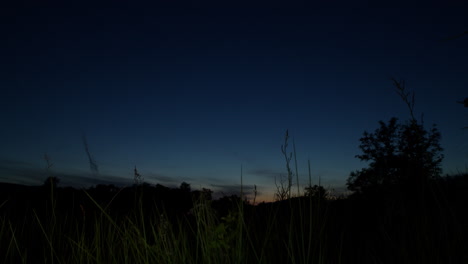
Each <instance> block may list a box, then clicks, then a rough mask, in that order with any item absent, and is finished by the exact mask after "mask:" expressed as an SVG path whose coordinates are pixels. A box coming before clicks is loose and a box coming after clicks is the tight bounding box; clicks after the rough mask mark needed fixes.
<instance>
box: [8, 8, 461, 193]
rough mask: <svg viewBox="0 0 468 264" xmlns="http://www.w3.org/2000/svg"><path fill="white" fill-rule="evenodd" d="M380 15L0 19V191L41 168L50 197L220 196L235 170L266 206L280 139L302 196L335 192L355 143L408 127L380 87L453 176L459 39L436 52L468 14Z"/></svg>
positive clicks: (22, 11) (74, 14)
mask: <svg viewBox="0 0 468 264" xmlns="http://www.w3.org/2000/svg"><path fill="white" fill-rule="evenodd" d="M382 3H383V2H382ZM385 6H386V7H385V8H384V5H383V4H382V6H369V5H364V4H363V5H358V4H353V6H347V5H346V4H343V3H339V2H333V3H330V4H326V3H320V4H313V5H312V4H309V5H304V4H288V5H286V4H283V5H274V4H271V3H269V4H267V5H264V4H262V5H260V4H258V5H255V4H252V3H250V4H249V5H242V4H232V5H227V4H219V3H218V4H213V3H211V4H192V5H187V4H184V5H182V4H179V5H176V4H167V3H165V4H153V5H152V6H136V5H127V4H117V5H115V6H112V7H104V6H102V7H99V6H93V7H92V8H81V7H72V6H51V5H49V6H47V5H44V4H42V3H36V4H33V5H31V6H23V7H18V6H16V7H10V8H4V9H3V10H1V11H0V12H1V13H2V14H1V16H0V17H1V20H0V21H1V25H2V26H1V30H2V39H3V40H2V41H1V44H0V47H1V51H0V56H1V57H2V60H1V61H2V62H1V78H0V86H1V87H2V94H1V96H0V110H1V113H0V120H1V123H2V129H0V144H1V148H0V180H1V181H7V182H16V183H25V184H40V183H42V182H43V180H44V179H45V177H46V175H47V174H46V171H45V167H46V162H45V161H44V159H43V156H44V154H45V153H47V155H48V156H50V158H51V161H52V163H53V164H54V165H53V167H52V172H53V173H54V174H56V175H57V176H59V177H60V178H61V182H62V183H63V184H64V185H73V186H90V185H93V184H96V183H116V184H131V183H132V180H133V168H134V166H135V165H136V166H137V168H138V170H139V172H140V173H141V174H142V176H143V177H144V178H145V181H147V182H149V183H152V184H154V183H161V184H163V185H167V186H178V185H179V184H180V183H181V182H182V181H187V182H189V183H190V184H191V185H192V188H195V189H196V188H201V187H205V188H210V189H212V190H214V191H216V192H218V193H220V192H223V193H228V192H229V191H232V190H239V184H240V171H241V165H242V166H243V176H244V184H246V185H247V186H250V187H252V186H253V185H254V184H255V185H257V188H258V191H259V195H260V199H261V200H271V199H272V198H273V191H274V178H275V176H277V177H278V176H279V175H280V174H283V175H285V174H286V167H285V162H284V157H283V156H282V154H281V150H280V146H281V144H282V143H283V140H284V133H285V131H286V129H289V133H290V135H291V136H292V137H294V140H295V142H296V147H297V156H298V165H299V173H300V177H301V179H302V182H301V184H305V183H306V182H307V179H308V176H307V160H308V159H310V163H311V169H312V176H313V180H314V183H315V182H316V181H317V179H318V177H319V176H320V177H321V179H322V183H323V184H324V185H325V186H329V187H331V188H334V189H336V190H343V189H344V188H345V181H346V179H347V177H348V176H349V173H350V172H351V171H353V170H356V169H360V168H362V167H365V166H366V164H365V163H361V162H360V161H359V160H358V159H357V158H355V157H354V156H355V155H356V154H359V149H358V145H359V138H360V137H361V135H362V133H363V132H364V130H368V131H373V130H375V129H376V128H377V127H378V121H379V120H384V121H388V120H389V119H390V118H391V117H392V116H396V117H399V118H400V119H406V118H408V116H409V113H408V111H407V109H406V108H405V107H406V106H405V105H404V103H403V102H402V101H401V99H400V98H399V97H398V95H397V94H396V93H395V91H394V87H393V86H392V82H391V81H390V78H391V77H395V78H397V79H404V80H406V87H407V88H408V89H410V90H413V91H414V92H415V93H416V111H417V113H418V115H419V114H421V113H422V112H424V120H425V122H426V124H428V125H429V124H432V123H436V124H437V125H438V127H439V129H440V131H441V133H442V137H443V138H442V142H441V143H442V146H443V147H444V148H445V151H444V154H445V160H444V162H443V169H444V172H445V173H456V172H457V171H466V166H467V160H468V159H467V158H468V143H467V140H466V139H467V136H468V135H467V133H468V131H466V130H461V127H463V126H465V125H468V113H467V112H466V109H464V108H463V107H462V105H460V104H457V103H456V101H457V100H462V99H463V98H465V97H466V96H467V95H468V94H467V91H468V89H467V88H468V74H467V69H468V60H467V58H468V49H467V47H468V36H467V35H464V36H461V37H459V38H456V39H453V40H449V41H443V39H445V38H447V37H450V36H454V35H457V34H460V33H463V32H464V31H466V30H467V29H468V18H467V16H466V14H467V13H468V12H467V11H468V8H467V4H466V3H464V1H444V2H441V1H438V2H437V3H434V4H430V3H428V2H425V4H424V6H419V5H414V6H411V5H409V4H399V3H398V2H394V1H392V2H391V5H390V4H386V5H385ZM83 133H85V134H86V136H87V140H88V144H89V148H90V152H91V154H92V155H93V157H94V159H95V160H96V162H97V164H98V166H99V173H98V174H97V175H95V174H93V173H92V172H91V170H90V167H89V163H88V158H87V156H86V153H85V150H84V147H83V142H82V135H83ZM291 143H292V142H291ZM291 150H292V149H291ZM258 200H259V199H257V201H258Z"/></svg>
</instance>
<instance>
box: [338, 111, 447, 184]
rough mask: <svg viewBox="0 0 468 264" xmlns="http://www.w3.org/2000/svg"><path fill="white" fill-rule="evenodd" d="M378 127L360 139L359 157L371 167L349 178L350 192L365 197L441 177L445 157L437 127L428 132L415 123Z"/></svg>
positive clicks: (365, 133)
mask: <svg viewBox="0 0 468 264" xmlns="http://www.w3.org/2000/svg"><path fill="white" fill-rule="evenodd" d="M379 123H380V128H378V129H377V130H375V132H374V133H368V132H367V131H366V132H364V135H363V137H362V138H361V139H360V141H361V144H360V146H359V148H360V149H361V151H362V154H360V155H356V157H357V158H359V159H360V160H361V161H366V162H370V163H369V167H368V168H363V169H361V170H358V171H354V172H352V173H351V174H350V176H349V178H348V181H347V187H348V189H349V190H351V191H354V192H357V193H362V192H367V191H376V190H378V189H381V188H382V187H391V186H398V185H400V186H401V185H405V186H407V187H410V188H413V187H416V186H421V185H422V184H423V183H424V182H426V181H427V180H429V179H434V178H437V177H439V176H440V174H441V173H442V170H441V168H440V163H441V161H442V159H443V157H444V156H443V154H441V152H442V150H443V149H442V147H441V146H440V144H439V141H440V137H441V136H440V133H439V131H438V130H437V128H436V127H435V126H433V127H432V129H431V130H429V131H427V130H426V129H425V128H424V126H423V125H422V124H419V123H418V122H417V121H416V120H415V119H411V120H409V121H407V122H406V123H404V124H399V123H398V120H397V118H391V119H390V121H389V122H388V124H385V123H384V122H382V121H380V122H379Z"/></svg>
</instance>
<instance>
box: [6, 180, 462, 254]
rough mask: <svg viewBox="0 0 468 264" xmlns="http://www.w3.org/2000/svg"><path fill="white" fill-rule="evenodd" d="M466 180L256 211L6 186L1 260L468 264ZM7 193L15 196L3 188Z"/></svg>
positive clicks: (184, 196) (234, 205)
mask: <svg viewBox="0 0 468 264" xmlns="http://www.w3.org/2000/svg"><path fill="white" fill-rule="evenodd" d="M466 179H467V175H461V176H458V177H452V178H450V179H445V180H443V181H440V182H437V183H434V184H431V185H430V186H428V188H427V190H426V192H425V193H424V194H422V195H414V194H410V193H405V192H402V191H398V190H397V191H392V190H388V189H387V190H382V191H381V192H379V193H378V194H373V195H369V196H365V197H364V196H361V197H358V196H354V197H349V198H343V199H337V200H327V199H322V198H320V197H315V196H309V197H307V196H303V197H292V198H290V199H287V200H283V201H281V202H275V203H263V204H259V205H256V206H254V205H251V204H249V203H247V202H245V201H244V202H241V199H240V198H238V197H235V196H232V197H224V198H222V199H219V200H214V201H212V200H210V199H207V198H209V197H208V196H205V195H204V194H203V193H200V192H199V193H198V195H194V194H195V192H181V191H180V190H173V191H174V193H172V194H175V195H176V196H171V195H169V193H170V192H169V190H167V189H166V191H167V193H166V194H165V196H167V197H169V198H168V199H166V200H165V199H162V197H160V196H158V195H161V190H159V194H158V192H157V189H156V188H154V187H151V186H146V187H141V186H140V187H129V188H124V189H120V188H113V187H109V186H107V187H106V186H101V188H100V189H99V188H94V189H90V190H87V191H85V190H74V189H72V188H52V189H51V188H46V187H24V188H22V189H21V188H20V189H14V188H13V187H12V186H11V187H8V188H4V190H3V191H2V197H1V200H0V205H1V207H0V261H2V262H4V263H468V250H466V249H468V240H467V234H468V232H467V231H468V224H467V223H468V218H467V217H466V215H467V214H466V209H465V206H466V204H467V203H466V201H467V199H466V198H465V195H464V191H463V190H464V188H463V184H465V185H464V186H466ZM5 189H9V190H10V191H6V190H5Z"/></svg>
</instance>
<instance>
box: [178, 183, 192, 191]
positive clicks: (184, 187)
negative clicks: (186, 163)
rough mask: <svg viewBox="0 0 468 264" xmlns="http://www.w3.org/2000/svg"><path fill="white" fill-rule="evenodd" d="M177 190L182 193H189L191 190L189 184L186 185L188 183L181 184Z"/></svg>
mask: <svg viewBox="0 0 468 264" xmlns="http://www.w3.org/2000/svg"><path fill="white" fill-rule="evenodd" d="M179 189H180V190H181V191H184V192H190V190H191V189H190V184H188V183H186V182H182V183H181V184H180V187H179Z"/></svg>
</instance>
